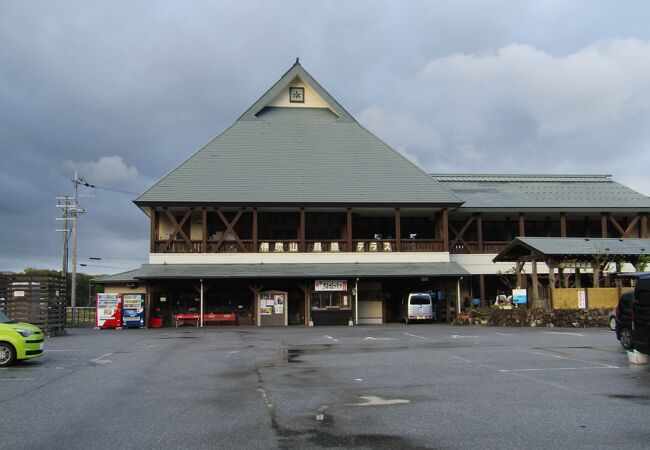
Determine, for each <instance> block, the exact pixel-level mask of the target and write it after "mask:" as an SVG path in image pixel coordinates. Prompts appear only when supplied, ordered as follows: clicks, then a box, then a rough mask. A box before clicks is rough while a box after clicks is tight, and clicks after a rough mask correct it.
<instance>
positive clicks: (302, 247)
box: [298, 208, 307, 252]
mask: <svg viewBox="0 0 650 450" xmlns="http://www.w3.org/2000/svg"><path fill="white" fill-rule="evenodd" d="M298 239H300V251H301V252H306V251H307V247H306V245H305V208H300V230H298Z"/></svg>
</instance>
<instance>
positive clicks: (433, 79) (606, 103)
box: [419, 39, 650, 138]
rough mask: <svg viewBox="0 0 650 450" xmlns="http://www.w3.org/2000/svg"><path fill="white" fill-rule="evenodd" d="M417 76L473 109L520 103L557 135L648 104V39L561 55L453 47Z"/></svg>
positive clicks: (540, 129) (543, 132) (543, 130)
mask: <svg viewBox="0 0 650 450" xmlns="http://www.w3.org/2000/svg"><path fill="white" fill-rule="evenodd" d="M419 76H420V80H421V81H423V82H425V83H426V84H428V85H433V86H435V87H436V88H437V89H445V90H448V91H449V92H451V93H452V94H451V95H450V99H451V100H450V101H451V102H453V103H455V104H454V105H453V107H455V108H461V109H467V110H468V111H471V112H474V111H476V110H477V109H478V110H480V111H483V112H484V113H485V112H486V111H489V110H492V109H498V108H499V107H508V106H511V107H514V108H521V109H523V110H524V111H525V112H526V113H527V114H529V115H530V117H532V118H533V120H534V121H535V123H536V126H537V134H538V136H539V137H542V138H544V137H560V136H567V135H572V134H575V133H579V132H584V131H589V130H592V129H596V128H598V127H600V126H603V125H607V124H611V123H616V122H620V121H624V120H625V118H626V117H630V116H632V115H634V114H637V113H638V112H639V111H645V110H647V109H648V108H649V106H650V42H649V41H643V40H636V39H628V40H612V41H602V42H598V43H595V44H593V45H591V46H588V47H585V48H583V49H581V50H579V51H577V52H575V53H572V54H569V55H566V56H560V57H558V56H554V55H551V54H549V53H546V52H544V51H541V50H538V49H536V48H534V47H531V46H528V45H518V44H512V45H509V46H506V47H503V48H501V49H499V50H498V51H497V52H490V53H486V54H464V53H455V54H452V55H450V56H447V57H444V58H438V59H435V60H433V61H431V62H430V63H429V64H427V65H426V66H425V67H424V68H423V69H422V70H421V72H420V74H419Z"/></svg>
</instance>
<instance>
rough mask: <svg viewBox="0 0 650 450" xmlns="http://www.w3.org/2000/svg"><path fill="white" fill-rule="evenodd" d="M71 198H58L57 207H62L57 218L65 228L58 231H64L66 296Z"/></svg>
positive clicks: (64, 282) (66, 293)
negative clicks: (60, 213)
mask: <svg viewBox="0 0 650 450" xmlns="http://www.w3.org/2000/svg"><path fill="white" fill-rule="evenodd" d="M71 200H72V199H71V198H70V197H68V196H67V195H66V196H65V197H57V198H56V206H57V208H61V210H62V217H60V218H58V217H57V219H56V220H61V221H63V229H59V230H56V231H60V232H63V261H62V263H61V275H62V277H63V286H64V292H65V298H66V300H67V297H68V241H69V240H70V229H69V228H68V218H69V217H70V209H71V207H72V203H71Z"/></svg>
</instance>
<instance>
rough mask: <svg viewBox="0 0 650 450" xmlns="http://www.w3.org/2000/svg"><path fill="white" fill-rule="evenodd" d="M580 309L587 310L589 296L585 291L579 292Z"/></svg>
mask: <svg viewBox="0 0 650 450" xmlns="http://www.w3.org/2000/svg"><path fill="white" fill-rule="evenodd" d="M578 308H580V309H587V294H586V293H585V291H578Z"/></svg>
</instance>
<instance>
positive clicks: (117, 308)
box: [95, 294, 122, 328]
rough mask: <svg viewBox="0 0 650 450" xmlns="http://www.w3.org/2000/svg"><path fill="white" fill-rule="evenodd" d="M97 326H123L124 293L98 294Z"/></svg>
mask: <svg viewBox="0 0 650 450" xmlns="http://www.w3.org/2000/svg"><path fill="white" fill-rule="evenodd" d="M95 326H96V327H97V328H121V327H122V294H97V311H96V312H95Z"/></svg>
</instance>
